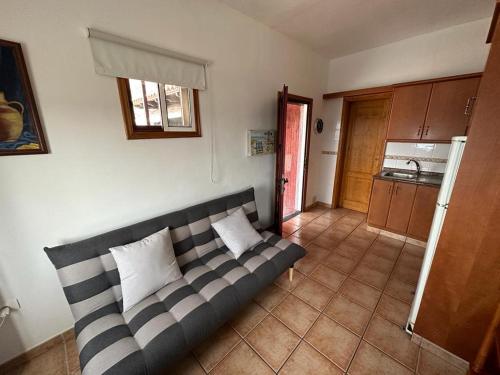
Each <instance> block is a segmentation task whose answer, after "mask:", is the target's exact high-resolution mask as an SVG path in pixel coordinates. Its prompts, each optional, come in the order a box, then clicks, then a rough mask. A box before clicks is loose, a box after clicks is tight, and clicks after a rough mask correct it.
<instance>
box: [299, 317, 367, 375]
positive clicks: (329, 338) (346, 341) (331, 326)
mask: <svg viewBox="0 0 500 375" xmlns="http://www.w3.org/2000/svg"><path fill="white" fill-rule="evenodd" d="M305 340H306V341H307V342H308V343H309V344H311V345H312V346H313V347H314V348H316V349H317V350H318V351H320V352H321V353H322V354H324V355H325V356H327V357H328V358H329V359H330V360H331V361H332V362H334V363H335V364H336V365H337V366H339V367H340V368H341V369H343V370H347V367H348V366H349V362H350V361H351V359H352V357H353V356H354V352H355V351H356V348H357V346H358V344H359V341H360V340H361V338H360V337H358V336H356V335H355V334H354V333H352V332H350V331H349V330H347V329H346V328H344V327H342V326H341V325H340V324H338V323H336V322H334V321H333V320H331V319H330V318H328V317H326V316H325V315H321V316H320V317H319V319H318V320H317V321H316V323H314V325H313V327H312V328H311V329H310V330H309V332H308V333H307V335H306V336H305Z"/></svg>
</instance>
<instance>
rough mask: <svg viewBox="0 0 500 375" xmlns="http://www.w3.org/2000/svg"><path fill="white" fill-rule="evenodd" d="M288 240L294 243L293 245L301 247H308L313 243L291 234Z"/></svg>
mask: <svg viewBox="0 0 500 375" xmlns="http://www.w3.org/2000/svg"><path fill="white" fill-rule="evenodd" d="M286 239H287V240H288V241H291V242H293V243H296V244H297V245H299V246H306V245H307V244H308V243H309V242H311V241H309V240H306V239H304V238H299V237H297V236H294V235H293V234H291V235H289V236H288V237H286Z"/></svg>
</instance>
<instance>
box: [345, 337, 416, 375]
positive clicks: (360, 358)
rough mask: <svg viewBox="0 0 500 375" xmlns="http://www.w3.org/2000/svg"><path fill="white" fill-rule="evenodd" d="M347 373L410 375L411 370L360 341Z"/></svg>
mask: <svg viewBox="0 0 500 375" xmlns="http://www.w3.org/2000/svg"><path fill="white" fill-rule="evenodd" d="M348 373H349V374H350V375H373V374H384V375H411V374H413V372H412V371H410V370H409V369H407V368H406V367H404V366H403V365H402V364H400V363H398V362H396V361H395V360H393V359H392V358H390V357H389V356H387V355H386V354H384V353H382V352H381V351H380V350H378V349H377V348H374V347H373V346H371V345H370V344H368V343H366V342H364V341H362V342H361V345H360V346H359V349H358V350H357V352H356V355H355V357H354V360H353V361H352V364H351V367H350V368H349V371H348Z"/></svg>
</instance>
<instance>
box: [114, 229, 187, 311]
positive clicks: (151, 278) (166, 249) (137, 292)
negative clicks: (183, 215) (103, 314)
mask: <svg viewBox="0 0 500 375" xmlns="http://www.w3.org/2000/svg"><path fill="white" fill-rule="evenodd" d="M109 251H111V254H112V255H113V258H114V259H115V262H116V264H117V266H118V272H119V273H120V282H121V287H122V296H123V311H124V312H125V311H127V310H129V309H130V308H131V307H132V306H134V305H135V304H137V303H139V302H140V301H142V300H143V299H144V298H146V297H148V296H150V295H151V294H153V293H154V292H156V291H157V290H159V289H161V288H162V287H164V286H165V285H167V284H169V283H171V282H172V281H175V280H178V279H180V278H181V277H182V273H181V271H180V269H179V266H178V264H177V260H176V258H175V253H174V247H173V245H172V239H171V238H170V230H169V229H168V227H167V228H165V229H162V230H161V231H159V232H156V233H153V234H152V235H150V236H148V237H146V238H143V239H142V240H140V241H137V242H133V243H129V244H127V245H124V246H116V247H112V248H111V249H109Z"/></svg>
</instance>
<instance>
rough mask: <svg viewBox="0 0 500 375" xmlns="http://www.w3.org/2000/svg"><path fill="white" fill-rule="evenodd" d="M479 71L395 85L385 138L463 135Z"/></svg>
mask: <svg viewBox="0 0 500 375" xmlns="http://www.w3.org/2000/svg"><path fill="white" fill-rule="evenodd" d="M480 77H481V75H480V74H471V75H467V76H465V77H455V78H449V79H448V78H439V79H435V80H431V81H425V82H421V83H415V84H405V85H404V86H396V87H395V88H394V96H393V101H392V110H391V117H390V120H389V130H388V132H387V140H390V141H423V142H450V141H451V137H453V136H457V135H465V134H466V133H467V127H468V126H469V122H470V118H471V115H472V110H473V106H474V102H475V100H476V93H477V89H478V87H479V81H480V79H481V78H480Z"/></svg>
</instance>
